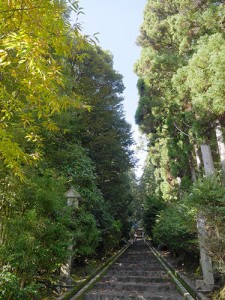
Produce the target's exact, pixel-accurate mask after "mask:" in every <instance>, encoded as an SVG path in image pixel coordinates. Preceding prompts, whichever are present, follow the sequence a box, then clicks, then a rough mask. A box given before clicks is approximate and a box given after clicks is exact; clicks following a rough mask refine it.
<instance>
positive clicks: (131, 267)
mask: <svg viewBox="0 0 225 300" xmlns="http://www.w3.org/2000/svg"><path fill="white" fill-rule="evenodd" d="M110 270H116V271H119V272H120V271H135V270H137V265H132V264H129V265H124V264H119V265H114V266H112V267H111V268H110ZM138 270H141V271H142V272H143V271H158V270H164V269H163V267H162V266H161V265H159V264H153V265H149V266H140V268H138Z"/></svg>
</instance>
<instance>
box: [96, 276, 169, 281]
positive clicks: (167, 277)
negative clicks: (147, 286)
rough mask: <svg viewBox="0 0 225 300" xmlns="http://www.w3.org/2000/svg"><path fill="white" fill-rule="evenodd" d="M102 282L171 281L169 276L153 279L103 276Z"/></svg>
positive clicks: (154, 277)
mask: <svg viewBox="0 0 225 300" xmlns="http://www.w3.org/2000/svg"><path fill="white" fill-rule="evenodd" d="M101 281H103V282H106V281H110V282H116V281H117V282H133V283H136V282H137V283H138V282H143V283H151V282H170V281H171V279H170V277H169V275H167V274H165V275H161V276H158V277H157V276H152V277H143V276H109V275H108V276H103V277H102V278H101Z"/></svg>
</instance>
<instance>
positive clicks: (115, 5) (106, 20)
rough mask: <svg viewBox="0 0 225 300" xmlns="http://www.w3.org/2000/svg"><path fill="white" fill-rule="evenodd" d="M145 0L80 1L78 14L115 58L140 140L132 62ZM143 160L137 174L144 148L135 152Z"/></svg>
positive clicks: (129, 115)
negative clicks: (81, 11)
mask: <svg viewBox="0 0 225 300" xmlns="http://www.w3.org/2000/svg"><path fill="white" fill-rule="evenodd" d="M145 4H146V0H113V1H112V0H80V1H79V5H80V6H81V7H82V8H83V12H84V15H79V20H78V22H79V23H81V25H82V28H83V32H84V33H85V34H88V35H94V34H95V33H99V34H98V35H97V37H98V40H99V43H100V46H101V47H102V48H103V49H105V50H109V51H110V52H111V53H112V55H113V57H114V68H115V69H116V70H117V71H118V72H119V73H120V74H122V75H123V82H124V85H125V87H126V89H125V91H124V94H123V96H124V109H125V114H126V119H127V121H128V122H129V123H130V124H131V125H132V129H133V131H134V139H135V141H136V143H139V137H140V135H139V133H138V128H137V126H136V125H135V121H134V115H135V111H136V109H137V103H138V93H137V88H136V83H137V76H136V75H135V74H134V72H133V65H134V63H135V62H136V60H137V59H138V58H139V56H140V51H141V49H140V47H138V46H137V45H136V39H137V37H138V35H139V29H140V26H141V24H142V22H143V11H144V7H145ZM136 156H137V157H138V158H139V159H140V161H139V163H138V167H137V170H136V174H137V176H138V177H139V176H140V175H141V173H142V171H141V169H142V164H143V160H144V158H145V152H144V151H141V150H139V151H136Z"/></svg>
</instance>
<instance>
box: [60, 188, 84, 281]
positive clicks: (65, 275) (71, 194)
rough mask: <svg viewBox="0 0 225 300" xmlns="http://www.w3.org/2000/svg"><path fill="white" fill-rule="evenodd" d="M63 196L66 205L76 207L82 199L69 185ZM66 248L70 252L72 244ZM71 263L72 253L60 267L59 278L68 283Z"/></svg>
mask: <svg viewBox="0 0 225 300" xmlns="http://www.w3.org/2000/svg"><path fill="white" fill-rule="evenodd" d="M64 196H65V197H66V198H67V206H70V207H74V208H78V207H79V201H80V200H81V199H82V198H81V195H80V194H79V193H78V192H77V191H75V189H74V188H73V187H71V188H70V189H69V190H68V191H67V192H66V193H65V194H64ZM68 250H70V251H71V252H72V250H73V245H72V244H71V245H70V246H69V247H68ZM71 265H72V255H71V256H70V257H69V258H68V260H67V262H66V263H65V264H63V265H62V266H61V268H60V277H61V280H62V281H63V282H64V283H66V284H70V283H72V280H71V278H70V272H71Z"/></svg>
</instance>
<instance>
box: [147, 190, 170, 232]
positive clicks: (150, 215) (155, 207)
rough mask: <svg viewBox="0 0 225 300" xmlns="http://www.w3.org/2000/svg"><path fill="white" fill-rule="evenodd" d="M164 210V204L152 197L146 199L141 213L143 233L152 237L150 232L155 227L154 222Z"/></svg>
mask: <svg viewBox="0 0 225 300" xmlns="http://www.w3.org/2000/svg"><path fill="white" fill-rule="evenodd" d="M164 208H165V202H164V201H163V200H162V199H160V198H157V197H155V196H153V195H150V196H148V197H146V200H145V206H144V213H143V225H144V229H145V232H146V233H147V234H148V235H149V236H150V237H152V230H153V228H154V226H155V223H156V220H157V218H158V216H159V214H160V212H161V211H162V210H163V209H164Z"/></svg>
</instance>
